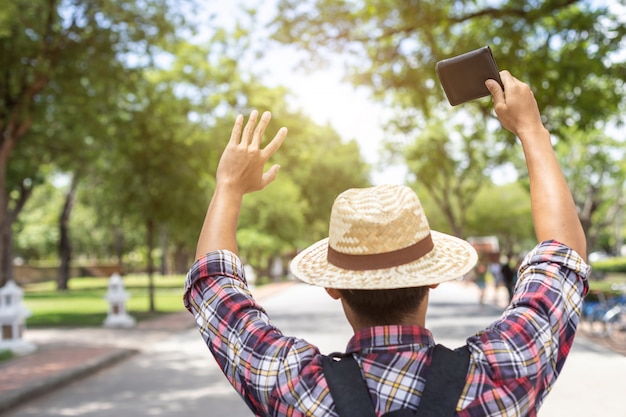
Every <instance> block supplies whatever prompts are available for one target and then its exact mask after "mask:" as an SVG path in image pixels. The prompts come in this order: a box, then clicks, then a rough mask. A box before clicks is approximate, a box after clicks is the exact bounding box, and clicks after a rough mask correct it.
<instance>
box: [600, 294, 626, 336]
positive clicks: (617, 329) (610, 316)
mask: <svg viewBox="0 0 626 417" xmlns="http://www.w3.org/2000/svg"><path fill="white" fill-rule="evenodd" d="M612 289H614V290H616V291H621V295H619V296H617V297H615V305H614V306H613V307H611V308H610V309H609V310H608V311H607V312H606V313H605V314H604V316H603V317H602V321H603V323H604V326H605V332H606V336H607V337H608V338H609V340H611V342H613V343H615V344H616V345H617V346H619V347H626V285H624V284H622V285H619V286H613V288H612Z"/></svg>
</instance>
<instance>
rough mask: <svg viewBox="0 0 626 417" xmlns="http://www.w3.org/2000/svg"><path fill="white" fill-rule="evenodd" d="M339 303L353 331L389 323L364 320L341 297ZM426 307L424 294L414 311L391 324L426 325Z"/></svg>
mask: <svg viewBox="0 0 626 417" xmlns="http://www.w3.org/2000/svg"><path fill="white" fill-rule="evenodd" d="M341 304H342V306H343V311H344V312H345V314H346V318H347V319H348V322H349V323H350V326H352V330H353V331H354V332H355V333H356V332H358V331H360V330H363V329H366V328H369V327H374V326H383V325H387V324H389V323H377V322H368V321H364V320H363V319H362V318H361V317H359V316H358V315H357V314H355V313H354V312H353V311H352V309H350V306H349V305H348V304H347V303H346V302H345V301H344V300H343V298H342V299H341ZM427 309H428V294H426V297H424V300H423V301H422V303H421V304H420V305H419V306H418V307H417V308H416V309H415V310H414V311H412V312H411V313H409V314H407V315H406V316H404V317H403V318H402V320H400V321H399V322H398V323H392V324H394V325H400V326H420V327H426V311H427Z"/></svg>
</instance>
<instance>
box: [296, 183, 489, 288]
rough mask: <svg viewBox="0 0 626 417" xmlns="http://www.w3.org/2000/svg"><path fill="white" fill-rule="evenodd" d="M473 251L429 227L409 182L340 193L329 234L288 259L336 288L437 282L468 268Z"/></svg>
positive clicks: (302, 273)
mask: <svg viewBox="0 0 626 417" xmlns="http://www.w3.org/2000/svg"><path fill="white" fill-rule="evenodd" d="M477 259H478V256H477V254H476V250H475V249H474V248H473V247H472V246H471V245H470V244H469V243H468V242H466V241H465V240H462V239H458V238H456V237H453V236H449V235H446V234H443V233H439V232H436V231H434V230H430V226H429V225H428V220H427V219H426V215H425V214H424V209H423V208H422V204H421V203H420V201H419V199H418V198H417V195H416V194H415V192H413V190H411V189H410V188H409V187H406V186H401V185H380V186H376V187H370V188H353V189H349V190H347V191H345V192H343V193H342V194H340V195H339V196H338V197H337V198H336V199H335V203H334V204H333V208H332V212H331V215H330V227H329V237H328V238H326V239H322V240H320V241H319V242H317V243H314V244H313V245H311V246H309V247H308V248H307V249H305V250H303V251H302V252H300V253H299V254H298V255H297V256H296V257H295V258H294V259H293V261H292V262H291V265H290V267H291V271H292V273H293V274H294V275H295V276H296V278H298V279H300V280H302V281H304V282H306V283H309V284H313V285H317V286H321V287H326V288H340V289H391V288H406V287H419V286H423V285H431V284H437V283H440V282H444V281H449V280H452V279H455V278H458V277H461V276H463V275H464V274H466V273H467V272H469V271H470V270H471V269H472V268H473V267H474V265H475V264H476V261H477Z"/></svg>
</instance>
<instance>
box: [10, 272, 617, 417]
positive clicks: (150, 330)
mask: <svg viewBox="0 0 626 417" xmlns="http://www.w3.org/2000/svg"><path fill="white" fill-rule="evenodd" d="M291 285H293V283H281V284H273V285H268V286H264V287H261V288H258V289H253V293H254V294H255V297H256V298H257V299H259V300H263V299H264V298H266V297H268V296H270V295H274V294H276V293H277V292H280V291H281V290H283V289H285V288H286V287H288V286H291ZM472 291H475V290H474V288H473V287H472V286H471V285H463V284H461V283H459V284H458V285H453V286H452V287H450V288H448V289H447V290H445V291H444V288H441V289H440V291H434V292H433V296H432V297H431V298H432V299H431V301H432V302H435V303H439V304H440V305H439V310H438V311H439V313H438V315H434V316H432V317H430V318H429V320H430V324H432V325H434V326H435V327H437V328H442V329H444V330H446V331H445V332H443V333H442V335H450V336H451V337H454V336H455V334H456V333H459V335H458V336H459V337H464V336H467V334H466V333H468V330H467V329H458V327H459V324H460V323H459V322H458V321H459V320H458V317H457V319H456V322H454V320H455V319H454V315H453V314H452V315H451V314H448V313H447V312H446V311H447V310H446V308H449V309H454V310H455V311H456V312H457V313H458V310H459V304H458V303H465V304H464V305H465V307H466V308H468V312H469V311H470V310H469V309H470V307H471V311H472V312H473V313H471V314H469V313H468V314H469V315H470V316H471V317H466V318H464V319H463V320H462V321H463V323H464V324H466V325H468V326H470V325H471V326H479V327H480V326H482V322H481V323H478V322H476V323H474V322H475V321H478V320H485V319H488V320H492V318H491V316H492V315H494V314H497V313H498V311H499V309H498V308H495V307H494V306H493V304H488V305H486V306H485V308H484V309H483V310H481V311H483V313H484V314H483V316H485V317H484V318H483V317H482V316H480V315H478V316H477V315H476V312H475V311H476V307H475V306H476V305H475V304H473V303H474V302H475V301H474V300H477V299H478V298H477V294H475V293H472ZM495 295H496V294H493V293H491V294H487V300H488V301H489V302H490V303H493V302H494V301H495V302H496V304H504V303H505V302H506V300H504V299H503V297H502V295H500V296H499V298H498V299H497V300H494V296H495ZM504 298H505V297H504ZM451 300H452V301H454V302H453V303H451ZM461 307H463V305H462V306H461ZM487 313H489V314H487ZM451 321H453V322H451ZM193 327H194V323H193V321H192V317H191V315H190V314H189V313H187V312H186V311H185V312H180V313H175V314H171V315H167V316H164V317H161V318H159V319H155V320H152V321H146V322H141V323H139V324H138V325H137V326H136V327H134V328H132V329H105V328H80V329H72V330H68V329H40V330H28V331H27V332H26V340H28V341H30V342H33V343H35V344H37V345H38V347H39V349H38V350H37V351H36V352H34V353H32V354H29V355H26V356H23V357H18V358H15V359H12V360H10V361H7V362H4V363H1V364H0V414H2V413H3V411H5V410H8V409H10V408H11V407H13V406H15V405H17V404H20V403H23V402H25V401H27V400H30V399H33V398H35V397H36V396H38V395H41V394H44V393H46V392H49V391H51V390H53V389H55V388H58V387H59V386H61V385H63V384H65V383H69V382H71V381H75V380H76V379H78V378H84V377H87V376H89V375H91V374H92V373H93V372H95V371H97V370H98V369H102V368H104V367H107V366H111V365H113V364H115V363H118V362H120V361H122V360H124V359H126V358H128V357H130V356H132V355H134V354H137V353H140V352H142V351H145V349H146V348H147V347H149V346H152V345H154V344H155V343H157V342H159V341H163V340H166V339H167V338H169V337H171V336H172V335H174V334H178V333H180V332H184V331H186V330H189V329H191V328H193ZM450 329H454V330H455V331H454V332H451V331H450ZM457 330H458V331H457ZM334 339H335V338H333V341H334ZM581 339H582V338H581V337H577V344H575V347H574V351H573V355H572V358H571V360H569V361H568V362H569V363H568V366H567V367H566V370H565V373H568V377H565V376H566V375H565V373H564V375H563V378H561V380H563V381H559V383H558V384H557V386H556V387H555V392H554V393H553V394H552V395H551V401H548V402H547V403H546V405H545V407H544V409H542V415H543V416H558V415H575V413H572V411H575V410H574V409H571V410H569V409H568V407H574V408H575V409H580V407H581V405H580V404H579V403H578V402H576V401H572V400H573V399H574V398H579V399H583V398H585V402H586V403H588V402H589V401H591V402H595V401H603V395H602V392H603V391H605V389H602V388H600V389H590V388H591V387H589V386H587V385H586V384H584V383H583V384H581V381H585V380H588V379H590V375H589V373H588V372H589V368H588V366H589V365H591V364H592V363H593V365H591V366H593V367H594V368H598V369H600V368H602V369H604V370H602V369H600V371H601V372H600V374H602V375H605V377H603V378H602V380H603V382H602V384H603V385H604V384H606V387H607V388H608V391H611V392H612V391H614V390H615V389H616V385H615V384H616V383H618V380H621V379H622V378H621V377H620V376H618V375H613V374H615V372H614V371H612V370H613V369H614V368H615V366H616V365H618V364H617V363H616V362H615V360H618V361H619V362H620V364H622V362H624V357H619V358H616V357H615V356H612V355H607V354H606V353H602V352H606V351H605V350H603V348H601V347H599V346H597V345H596V344H594V343H591V342H589V341H588V340H584V339H582V340H581ZM437 340H438V342H440V343H446V342H449V343H450V345H451V346H452V345H455V344H458V343H459V341H460V340H463V339H462V338H460V339H459V340H456V339H454V340H452V339H451V340H450V341H447V340H445V339H443V338H442V337H438V339H437ZM342 341H343V339H342ZM335 350H337V349H335ZM598 351H600V354H598ZM622 368H623V367H622ZM622 368H619V369H622ZM596 373H597V372H596ZM609 375H613V376H612V377H611V378H608V376H609ZM589 382H591V383H592V384H593V385H596V384H597V382H594V381H589ZM619 384H620V385H621V382H620V383H619ZM609 387H611V388H609ZM594 388H599V387H594ZM616 404H618V403H616ZM616 407H618V408H619V407H621V406H620V405H619V404H618V405H616ZM591 414H594V413H591ZM586 415H588V414H586ZM605 415H607V416H609V415H610V416H613V415H616V416H617V415H626V414H620V413H619V412H617V414H616V413H611V412H608V413H605Z"/></svg>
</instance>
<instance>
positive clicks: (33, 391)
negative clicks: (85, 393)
mask: <svg viewBox="0 0 626 417" xmlns="http://www.w3.org/2000/svg"><path fill="white" fill-rule="evenodd" d="M295 284H297V281H285V282H278V283H271V284H267V285H263V286H260V287H254V288H251V291H252V293H253V296H254V297H255V299H257V300H260V299H264V298H266V297H270V296H272V295H274V294H276V293H277V292H280V291H282V290H284V289H286V288H288V287H290V286H292V285H295ZM193 327H194V322H193V320H192V319H191V316H190V315H189V312H187V311H184V312H178V313H172V314H170V315H169V316H168V317H164V318H161V319H155V320H153V321H146V322H140V323H139V324H138V325H137V327H136V328H137V329H138V330H141V331H148V332H151V331H162V330H168V331H183V330H185V329H188V328H189V329H190V328H193ZM57 347H59V348H61V349H63V348H64V346H57ZM85 347H86V348H89V347H96V346H85ZM137 353H140V350H139V349H133V348H122V347H115V348H111V350H110V351H108V352H105V353H101V354H97V355H95V356H94V357H93V358H90V359H87V360H85V361H84V362H83V363H81V364H78V365H72V366H70V367H68V368H67V369H63V370H60V371H58V372H55V373H52V374H51V375H47V376H44V377H41V378H39V379H33V380H31V381H29V382H27V383H25V384H23V385H22V386H19V387H15V388H9V389H3V391H1V392H0V414H2V413H3V412H5V411H7V410H9V409H11V408H13V407H16V406H19V405H22V404H24V403H26V402H27V401H30V400H33V399H35V398H36V397H39V396H41V395H44V394H47V393H50V392H52V391H54V390H57V389H60V388H63V387H64V386H65V385H67V384H69V383H71V382H74V381H76V380H78V379H81V378H85V377H88V376H90V375H92V374H93V373H95V372H97V371H99V370H101V369H104V368H106V367H109V366H112V365H115V364H117V363H118V362H121V361H123V360H125V359H127V358H129V357H131V356H133V355H135V354H137ZM37 354H39V355H45V354H46V353H45V352H37V351H36V352H34V353H32V354H29V355H27V356H30V355H37ZM15 360H18V361H19V360H20V357H18V358H17V359H15ZM7 365H8V366H10V363H8V364H6V365H5V366H7ZM2 368H3V364H0V370H1V369H2ZM22 372H25V373H28V370H24V371H22ZM1 382H2V381H1V380H0V383H1ZM0 388H2V386H1V384H0Z"/></svg>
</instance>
